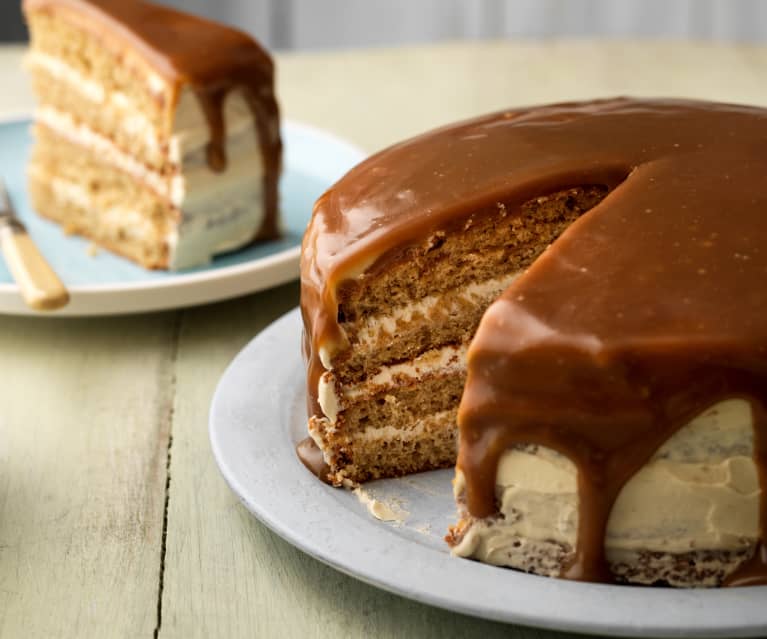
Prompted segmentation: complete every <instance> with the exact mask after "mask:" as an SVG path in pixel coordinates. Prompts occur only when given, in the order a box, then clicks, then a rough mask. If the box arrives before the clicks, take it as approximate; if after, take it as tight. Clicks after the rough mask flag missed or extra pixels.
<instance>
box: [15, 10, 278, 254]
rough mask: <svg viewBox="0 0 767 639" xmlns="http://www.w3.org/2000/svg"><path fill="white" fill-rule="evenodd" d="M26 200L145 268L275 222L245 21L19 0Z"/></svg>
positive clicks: (258, 76)
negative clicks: (29, 84) (24, 28)
mask: <svg viewBox="0 0 767 639" xmlns="http://www.w3.org/2000/svg"><path fill="white" fill-rule="evenodd" d="M23 8H24V13H25V15H26V19H27V23H28V25H29V29H30V34H31V46H30V51H29V54H28V56H27V66H28V68H29V69H30V70H31V72H32V75H33V79H34V88H35V92H36V94H37V97H38V108H37V111H36V113H35V126H34V132H35V139H36V143H35V147H34V150H33V153H32V158H31V161H30V165H29V185H30V194H31V197H32V201H33V205H34V208H35V209H36V210H37V212H38V213H40V214H41V215H43V216H45V217H47V218H50V219H52V220H54V221H56V222H58V223H60V224H61V225H62V226H63V228H64V230H65V231H66V232H68V233H76V234H79V235H84V236H86V237H88V238H90V239H92V240H94V241H95V242H96V243H98V244H99V245H101V246H104V247H105V248H107V249H110V250H112V251H115V252H117V253H120V254H121V255H123V256H125V257H127V258H129V259H131V260H134V261H135V262H138V263H139V264H141V265H143V266H145V267H147V268H160V269H181V268H187V267H191V266H196V265H199V264H203V263H205V262H207V261H209V260H210V259H211V258H212V257H213V256H214V255H215V254H217V253H221V252H224V251H230V250H233V249H236V248H239V247H241V246H244V245H246V244H249V243H251V242H253V241H254V240H257V239H270V238H273V237H275V236H276V235H277V234H278V223H277V180H278V177H279V171H280V155H281V151H280V147H281V145H280V136H279V120H278V109H277V104H276V102H275V99H274V94H273V82H274V79H273V76H274V71H273V64H272V61H271V59H270V57H269V55H268V54H267V53H266V52H265V51H264V50H263V49H262V48H261V47H260V46H259V45H258V44H257V43H256V42H255V41H254V40H253V39H252V38H251V37H250V36H248V35H246V34H244V33H242V32H239V31H237V30H235V29H231V28H228V27H225V26H223V25H219V24H216V23H213V22H209V21H207V20H203V19H201V18H197V17H195V16H191V15H187V14H183V13H180V12H177V11H174V10H171V9H168V8H165V7H161V6H159V5H154V4H151V3H149V2H144V1H143V0H24V2H23Z"/></svg>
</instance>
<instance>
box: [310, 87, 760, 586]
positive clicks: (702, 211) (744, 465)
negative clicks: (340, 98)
mask: <svg viewBox="0 0 767 639" xmlns="http://www.w3.org/2000/svg"><path fill="white" fill-rule="evenodd" d="M765 135H767V110H763V109H758V108H752V107H741V106H733V105H723V104H713V103H705V102H692V101H673V100H630V99H617V100H605V101H597V102H586V103H573V104H561V105H553V106H547V107H538V108H532V109H527V110H514V111H507V112H503V113H497V114H492V115H489V116H485V117H482V118H478V119H476V120H471V121H468V122H464V123H460V124H457V125H454V126H450V127H446V128H443V129H440V130H437V131H435V132H432V133H427V134H425V135H423V136H420V137H418V138H414V139H412V140H409V141H406V142H403V143H402V144H399V145H397V146H394V147H392V148H390V149H387V150H385V151H383V152H381V153H379V154H378V155H375V156H373V157H372V158H370V159H368V160H367V161H365V162H363V163H362V164H360V165H359V166H358V167H356V168H355V169H354V170H352V171H351V172H350V173H349V174H347V175H346V176H345V177H344V178H343V179H342V180H341V181H340V182H339V183H337V184H336V185H335V186H334V187H333V188H331V189H330V190H329V191H328V192H327V193H326V194H325V195H324V196H323V197H322V198H321V199H320V200H319V201H318V202H317V204H316V207H315V210H314V215H313V217H312V221H311V223H310V226H309V228H308V230H307V233H306V236H305V239H304V246H303V258H302V280H301V283H302V291H301V292H302V311H303V318H304V326H305V338H304V352H305V355H306V359H307V365H308V376H307V377H308V394H309V435H310V438H311V439H310V440H309V441H307V442H304V443H302V445H301V446H299V454H300V455H301V456H302V458H303V459H304V461H305V463H307V465H308V466H310V468H311V469H312V470H313V471H314V472H316V473H317V474H318V475H319V476H321V477H322V478H323V479H325V480H327V481H330V482H332V483H334V484H345V483H353V482H358V481H365V480H368V479H372V478H377V477H387V476H398V475H402V474H405V473H409V472H415V471H419V470H426V469H429V468H435V467H440V466H448V465H451V464H452V463H454V461H455V456H456V450H458V458H457V466H458V467H457V475H456V482H455V492H456V498H457V503H458V507H459V522H458V523H457V525H456V526H454V527H453V528H452V529H451V532H450V534H449V536H448V541H449V543H450V544H451V546H452V547H453V549H454V552H455V553H456V554H458V555H462V556H466V557H472V558H475V559H478V560H480V561H486V562H489V563H493V564H498V565H503V566H510V567H514V568H519V569H522V570H527V571H531V572H536V573H539V574H543V575H549V576H562V577H567V578H571V579H580V580H589V581H613V580H617V581H628V582H632V583H662V584H670V585H675V586H712V585H721V584H728V585H743V584H749V583H764V582H765V577H766V576H767V561H766V559H765V545H764V535H765V524H766V523H767V508H766V507H765V504H767V498H765V490H764V487H765V483H766V482H767V479H766V478H765V477H766V476H767V431H766V430H765V429H766V428H767V420H766V419H765V405H766V404H767V401H766V400H767V323H765V322H764V318H765V317H767V294H765V293H764V291H763V288H764V287H763V286H762V285H761V282H763V281H764V278H765V276H767V252H765V251H763V250H762V249H763V247H764V246H765V245H766V244H767V225H765V224H764V223H763V215H764V210H765V205H767V198H766V196H765V192H764V188H763V176H764V174H765V170H766V169H767V160H766V159H765V155H764V152H763V151H764V149H763V146H764V145H763V140H764V139H765ZM488 307H489V308H488ZM459 403H460V409H459ZM456 416H457V417H456ZM456 421H457V424H458V426H457V425H456ZM459 433H460V434H459Z"/></svg>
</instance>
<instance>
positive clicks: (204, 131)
mask: <svg viewBox="0 0 767 639" xmlns="http://www.w3.org/2000/svg"><path fill="white" fill-rule="evenodd" d="M25 65H26V66H27V67H28V68H30V69H31V70H33V71H34V70H35V69H42V70H44V71H46V72H47V73H49V74H50V75H52V76H54V77H56V78H57V79H59V80H61V81H62V82H64V83H65V84H67V85H68V86H69V88H70V90H72V91H73V92H75V93H79V94H80V95H81V96H82V97H84V98H86V99H87V100H89V101H91V102H93V103H95V104H98V105H99V106H101V107H102V108H103V109H105V110H107V111H112V112H114V117H113V118H111V119H112V120H113V121H114V122H115V123H116V125H117V126H118V127H119V128H120V129H121V130H122V132H124V133H125V134H127V135H128V136H131V137H136V138H139V139H141V141H142V143H143V144H144V146H145V148H146V149H148V150H149V152H150V153H151V154H152V155H153V157H159V156H160V155H162V154H163V152H164V151H163V140H162V138H161V136H160V133H159V132H158V130H157V128H156V127H155V126H154V124H153V123H152V121H151V120H150V119H149V118H147V117H146V115H145V114H144V112H143V111H142V110H141V108H139V107H138V106H137V105H136V104H135V103H134V102H133V101H132V100H131V98H130V97H129V96H128V95H127V94H125V93H122V92H119V91H107V90H106V89H105V88H104V86H103V85H101V84H100V83H98V82H96V81H94V80H93V79H92V78H89V77H88V76H86V75H84V74H83V73H81V72H80V71H78V70H77V69H75V68H74V67H72V66H71V65H69V64H67V63H66V62H64V61H63V60H61V59H59V58H57V57H55V56H52V55H49V54H47V53H43V52H41V51H31V52H29V53H28V54H27V55H26V58H25ZM160 82H161V84H160V87H159V89H160V91H162V90H163V89H164V88H165V83H164V81H163V80H162V78H160ZM150 84H152V85H153V87H152V88H153V90H154V92H157V90H156V89H157V87H156V86H155V85H156V82H155V83H150ZM224 108H225V121H226V128H227V138H229V142H228V144H229V145H230V147H231V144H232V139H234V138H240V137H243V136H245V137H250V138H251V140H250V142H251V144H250V147H251V148H250V150H251V151H256V150H258V140H257V139H252V138H253V137H254V136H248V135H247V134H248V133H250V132H252V131H253V129H254V127H253V116H252V113H251V111H250V109H249V107H248V105H247V102H246V101H245V99H244V98H243V97H242V96H241V95H238V94H236V93H234V94H232V95H230V96H228V98H227V101H226V104H225V106H224ZM209 139H210V136H209V130H208V125H207V122H206V119H205V116H204V114H203V113H202V110H201V109H200V106H199V102H198V100H197V99H196V97H195V96H194V95H193V92H192V91H190V90H188V89H187V90H184V91H183V92H182V93H181V96H180V98H179V100H178V104H177V105H176V112H175V114H174V121H173V134H172V135H171V137H170V139H169V141H168V159H169V161H170V162H171V163H172V164H175V165H181V164H183V163H184V161H185V159H186V158H187V157H188V156H189V155H191V154H193V153H195V152H196V151H199V150H201V149H204V148H205V146H206V145H207V143H208V141H209ZM228 150H229V151H230V152H232V151H233V149H231V148H229V149H228Z"/></svg>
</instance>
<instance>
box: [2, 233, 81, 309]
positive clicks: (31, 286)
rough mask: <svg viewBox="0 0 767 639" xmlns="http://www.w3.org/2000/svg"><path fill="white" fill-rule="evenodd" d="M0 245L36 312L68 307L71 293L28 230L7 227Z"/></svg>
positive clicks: (23, 295)
mask: <svg viewBox="0 0 767 639" xmlns="http://www.w3.org/2000/svg"><path fill="white" fill-rule="evenodd" d="M0 246H1V247H2V250H3V255H4V257H5V262H6V264H7V265H8V268H9V269H10V271H11V274H12V275H13V278H14V279H15V280H16V284H18V286H19V288H20V289H21V296H22V297H23V298H24V301H25V302H26V303H27V306H29V307H30V308H33V309H35V310H36V311H53V310H56V309H57V308H61V307H62V306H66V305H67V303H68V302H69V292H68V291H67V289H66V287H65V286H64V284H63V283H62V282H61V280H60V279H59V277H58V275H56V273H54V271H53V269H52V268H51V266H50V265H49V264H48V262H46V261H45V258H44V257H43V255H42V253H40V251H39V249H38V248H37V247H36V246H35V244H34V242H33V241H32V238H31V237H29V235H28V234H27V232H26V230H24V229H23V228H20V227H17V226H15V225H10V224H9V225H6V226H3V227H2V228H0Z"/></svg>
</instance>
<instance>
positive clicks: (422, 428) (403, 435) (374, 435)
mask: <svg viewBox="0 0 767 639" xmlns="http://www.w3.org/2000/svg"><path fill="white" fill-rule="evenodd" d="M451 415H453V412H452V411H449V410H444V411H439V412H438V413H432V414H431V415H429V416H427V417H423V418H422V419H419V420H418V421H417V422H415V423H414V424H412V425H411V426H410V427H409V428H407V430H404V429H401V428H394V426H369V427H368V428H366V429H365V430H364V431H362V432H360V433H354V434H353V435H352V439H355V440H362V441H365V442H375V441H380V440H385V441H393V440H403V441H409V440H412V439H419V438H420V437H423V435H424V433H425V432H426V431H427V429H428V428H430V427H434V426H435V425H438V424H443V423H445V422H448V421H449V420H450V419H451Z"/></svg>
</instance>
